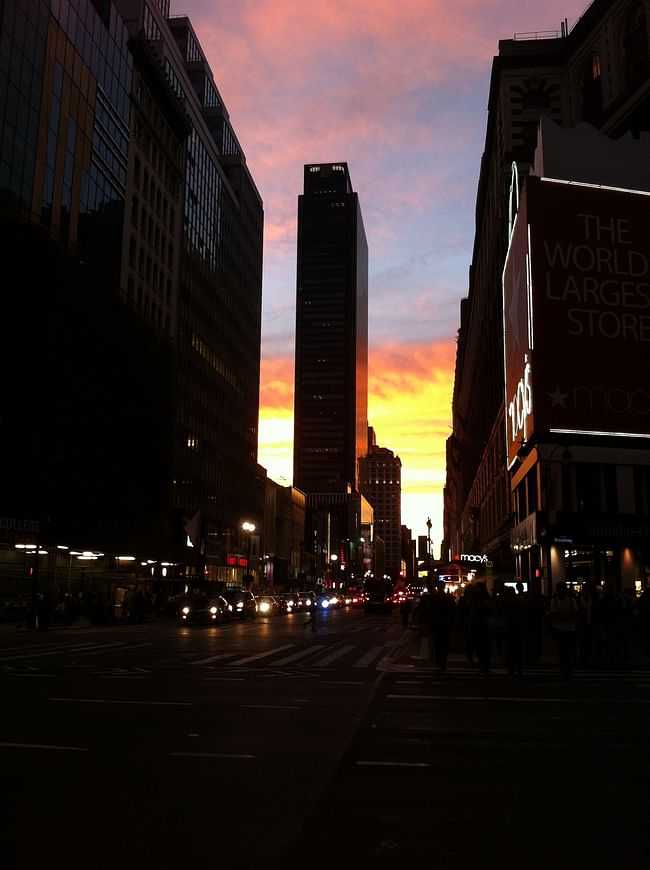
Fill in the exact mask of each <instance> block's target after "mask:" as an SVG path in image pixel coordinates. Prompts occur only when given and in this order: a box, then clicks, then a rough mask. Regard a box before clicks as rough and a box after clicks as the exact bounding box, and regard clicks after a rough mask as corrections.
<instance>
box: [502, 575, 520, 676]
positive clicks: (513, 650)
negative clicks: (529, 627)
mask: <svg viewBox="0 0 650 870" xmlns="http://www.w3.org/2000/svg"><path fill="white" fill-rule="evenodd" d="M524 606H525V605H524V596H523V592H522V593H521V594H519V595H517V593H516V592H515V590H514V589H513V588H512V586H506V588H505V589H504V590H503V619H504V623H505V627H504V641H505V651H506V667H507V668H508V674H509V675H510V676H511V677H514V676H517V677H520V676H521V675H522V674H523V672H524V630H525V623H524Z"/></svg>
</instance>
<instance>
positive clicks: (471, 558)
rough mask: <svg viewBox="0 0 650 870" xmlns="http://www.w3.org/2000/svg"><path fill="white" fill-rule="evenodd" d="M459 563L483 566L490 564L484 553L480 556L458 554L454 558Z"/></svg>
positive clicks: (475, 554)
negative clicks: (473, 563)
mask: <svg viewBox="0 0 650 870" xmlns="http://www.w3.org/2000/svg"><path fill="white" fill-rule="evenodd" d="M454 559H456V561H457V562H480V563H481V564H482V565H487V564H488V561H489V560H488V557H487V556H486V555H485V553H483V554H482V555H479V554H478V553H460V555H459V554H458V553H457V554H456V555H455V556H454Z"/></svg>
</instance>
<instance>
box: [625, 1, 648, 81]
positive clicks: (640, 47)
mask: <svg viewBox="0 0 650 870" xmlns="http://www.w3.org/2000/svg"><path fill="white" fill-rule="evenodd" d="M623 52H624V60H625V78H626V85H627V88H628V90H633V89H634V88H637V87H638V86H639V85H640V84H642V82H644V81H645V80H646V79H647V78H648V75H650V50H649V48H648V30H647V25H646V15H645V9H644V7H643V4H642V3H635V4H634V5H633V6H632V7H631V9H630V11H629V12H628V14H627V17H626V19H625V25H624V28H623Z"/></svg>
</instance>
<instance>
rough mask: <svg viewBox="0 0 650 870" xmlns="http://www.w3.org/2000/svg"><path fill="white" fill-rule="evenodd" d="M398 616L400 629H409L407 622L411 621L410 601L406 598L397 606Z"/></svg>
mask: <svg viewBox="0 0 650 870" xmlns="http://www.w3.org/2000/svg"><path fill="white" fill-rule="evenodd" d="M399 615H400V617H401V619H402V629H403V630H404V631H406V629H407V628H408V627H409V620H410V619H411V599H410V598H406V599H405V600H404V601H402V603H401V604H400V606H399Z"/></svg>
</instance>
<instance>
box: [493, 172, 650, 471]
mask: <svg viewBox="0 0 650 870" xmlns="http://www.w3.org/2000/svg"><path fill="white" fill-rule="evenodd" d="M649 225H650V195H649V194H646V193H643V192H638V191H627V190H619V189H612V188H603V187H595V186H591V185H584V184H577V183H571V184H569V183H567V182H562V181H553V180H549V179H542V178H536V177H534V176H529V177H528V178H527V179H526V184H525V187H524V191H523V193H522V197H521V201H520V203H519V209H518V211H517V216H516V218H515V220H514V223H513V226H512V232H511V238H510V247H509V251H508V256H507V258H506V263H505V267H504V272H503V312H504V363H505V401H506V425H507V444H508V463H509V465H512V463H513V462H514V460H515V458H516V456H517V452H518V450H519V449H520V447H521V446H522V445H524V444H525V443H526V441H527V440H528V439H529V438H530V437H531V436H532V434H533V432H538V433H539V432H546V433H582V434H593V435H609V434H617V435H622V436H630V437H639V436H641V437H650V386H649V385H648V374H647V372H648V364H649V363H650V243H649V241H648V226H649Z"/></svg>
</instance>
